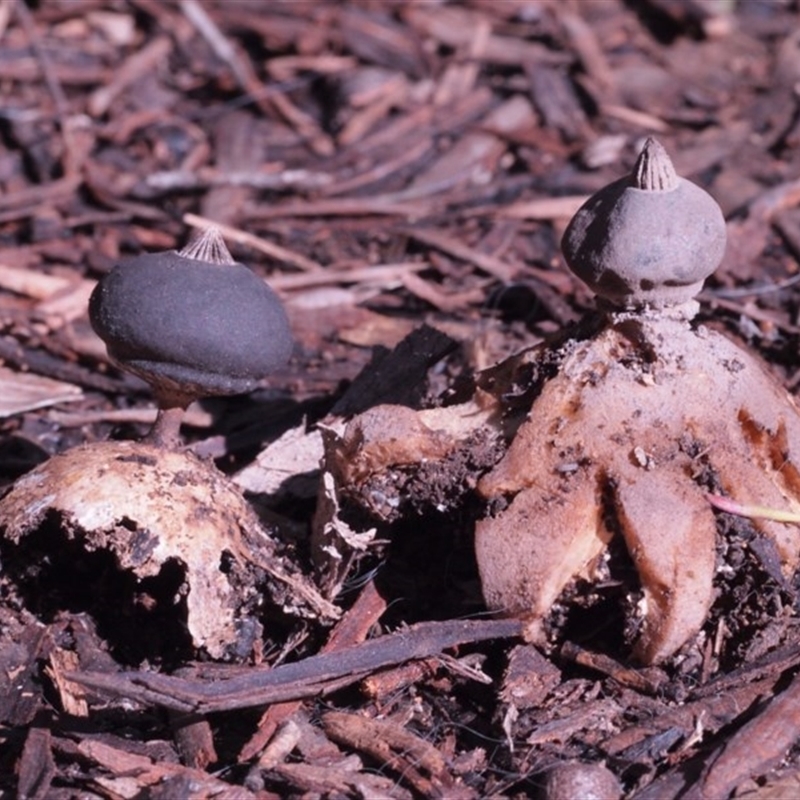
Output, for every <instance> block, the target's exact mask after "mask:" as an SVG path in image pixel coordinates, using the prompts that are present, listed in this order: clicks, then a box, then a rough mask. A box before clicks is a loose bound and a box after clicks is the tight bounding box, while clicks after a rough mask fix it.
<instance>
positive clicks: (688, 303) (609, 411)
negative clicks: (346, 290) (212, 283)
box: [330, 139, 800, 664]
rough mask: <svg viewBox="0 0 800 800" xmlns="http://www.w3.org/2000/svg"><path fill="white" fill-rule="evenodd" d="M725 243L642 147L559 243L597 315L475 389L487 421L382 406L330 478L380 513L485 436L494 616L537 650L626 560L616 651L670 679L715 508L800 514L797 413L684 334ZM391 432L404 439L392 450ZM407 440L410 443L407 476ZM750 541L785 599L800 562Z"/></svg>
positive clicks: (690, 629) (351, 435)
mask: <svg viewBox="0 0 800 800" xmlns="http://www.w3.org/2000/svg"><path fill="white" fill-rule="evenodd" d="M724 243H725V222H724V219H723V217H722V214H721V212H720V210H719V208H718V206H717V205H716V203H715V202H714V200H713V199H712V198H711V197H710V196H709V195H707V194H706V193H705V192H704V191H703V190H701V189H700V188H699V187H697V186H695V185H694V184H691V183H689V182H688V181H686V180H684V179H683V178H679V177H678V176H677V175H676V174H675V170H674V168H673V165H672V162H671V161H670V159H669V156H668V155H667V154H666V152H665V150H664V149H663V147H662V146H661V145H660V144H659V143H658V142H657V141H655V140H654V139H649V140H648V141H647V142H646V144H645V145H644V148H643V150H642V152H641V154H640V156H639V158H638V160H637V162H636V165H635V167H634V170H633V172H632V174H631V175H629V176H628V177H626V178H622V179H621V180H618V181H616V182H615V183H613V184H611V185H610V186H608V187H606V188H605V189H602V190H600V191H599V192H598V193H597V194H596V195H594V196H592V197H591V198H590V199H589V200H588V201H587V202H586V203H585V204H584V205H583V206H582V208H581V209H580V210H579V211H578V212H577V214H576V215H575V217H574V218H573V220H572V222H571V224H570V225H569V227H568V228H567V231H566V233H565V236H564V240H563V246H564V251H565V255H566V258H567V262H568V264H569V265H570V267H571V268H572V269H573V270H574V271H575V273H576V274H577V275H578V276H579V277H581V278H582V279H583V280H584V281H586V282H587V283H588V284H589V285H590V286H591V287H592V288H593V289H594V291H595V292H596V293H597V295H598V299H597V311H596V312H595V313H594V314H591V315H589V316H588V317H587V318H585V319H584V320H582V321H581V322H580V323H579V324H578V325H577V327H576V328H575V329H574V330H571V331H566V332H565V333H564V334H562V336H561V337H560V341H559V342H558V343H557V344H546V345H543V346H537V347H535V348H533V349H530V350H526V351H524V352H522V353H520V354H518V355H516V356H513V357H512V358H511V359H509V360H508V361H507V362H505V363H504V364H501V365H499V366H498V367H496V368H493V369H490V370H488V371H486V372H485V373H484V374H483V375H479V376H478V385H479V387H481V388H479V389H478V390H477V393H476V400H474V401H473V402H474V403H476V404H477V405H478V406H479V407H480V408H482V409H489V411H488V412H487V411H483V413H482V414H480V413H477V410H476V409H474V410H473V413H472V414H465V411H464V409H465V408H466V407H464V406H454V407H449V408H448V407H446V406H445V407H443V408H439V409H435V410H432V411H420V412H416V413H415V412H411V411H410V410H408V409H396V408H392V407H388V406H385V407H377V408H374V409H371V410H370V411H369V412H367V413H366V414H364V415H362V416H361V417H356V418H355V419H353V420H352V421H351V422H350V423H349V425H348V426H347V428H346V429H345V431H344V433H343V435H342V436H341V437H340V438H339V439H338V440H337V441H335V442H334V443H333V446H332V447H331V449H330V452H331V458H330V461H331V462H332V463H333V464H334V467H335V474H338V475H340V476H346V477H347V479H348V480H349V481H350V485H347V486H344V487H343V491H345V492H346V493H347V494H348V495H349V496H351V497H356V498H358V499H360V500H361V501H362V502H364V504H365V505H366V506H367V507H372V510H373V511H375V503H374V502H373V500H372V499H371V498H374V497H375V488H374V487H375V486H377V485H380V491H381V496H382V497H384V498H385V497H386V496H387V495H391V488H390V487H389V486H387V484H391V483H392V478H391V476H393V475H394V476H397V475H399V474H403V475H405V477H404V479H403V480H404V482H407V481H408V478H407V476H408V474H409V473H413V472H415V471H422V470H430V459H431V458H435V459H439V463H442V459H443V458H452V453H453V452H454V451H457V450H458V449H459V448H461V449H469V447H470V442H471V441H472V440H471V437H472V436H473V435H474V433H475V431H476V430H478V429H483V430H484V431H487V430H488V431H490V432H491V435H492V436H494V437H495V438H497V439H500V438H502V437H505V439H507V440H508V441H509V444H508V447H507V450H505V452H504V453H503V454H502V457H501V458H499V460H498V461H497V463H496V464H494V465H493V466H492V468H491V469H488V470H484V471H483V472H484V474H482V475H481V476H479V477H477V479H476V483H477V486H476V492H477V495H478V497H479V498H481V499H482V500H483V502H484V503H485V509H486V510H485V512H484V513H483V514H482V515H480V518H479V519H478V520H477V522H476V526H475V552H476V558H477V563H478V568H479V572H480V578H481V584H482V589H483V595H484V598H485V601H486V603H487V605H488V606H489V608H490V609H491V610H493V611H495V612H498V613H500V614H503V615H510V616H516V617H520V618H522V619H524V620H526V621H527V622H528V626H527V631H528V637H529V638H530V639H531V640H533V641H537V642H545V641H546V640H547V634H548V621H549V619H550V617H551V616H552V613H553V610H554V608H556V607H557V606H558V604H559V603H562V604H563V602H566V603H567V604H568V605H569V604H570V603H576V602H577V600H576V597H577V596H578V595H580V594H581V591H583V593H584V594H585V592H586V591H587V589H590V588H591V587H592V585H593V584H594V583H595V582H607V581H608V579H609V574H608V562H609V553H614V552H616V553H619V552H620V547H619V545H620V544H622V548H621V550H622V551H623V552H624V554H625V557H626V559H627V560H628V563H630V564H631V565H632V567H633V570H634V571H631V570H628V576H627V577H626V580H627V582H628V584H629V585H628V590H629V591H628V598H629V599H628V601H627V607H626V608H625V610H624V613H625V614H626V616H627V624H626V626H625V630H626V636H627V639H628V641H627V642H626V643H624V644H625V645H626V646H630V647H631V649H632V655H633V657H634V658H635V659H637V660H638V661H640V662H642V663H644V664H654V663H658V662H662V661H664V660H666V659H668V658H669V657H670V656H672V655H673V654H675V653H676V651H678V650H679V649H680V648H682V647H683V646H684V645H685V644H686V643H687V642H689V641H690V640H691V639H692V638H693V637H695V635H696V634H697V633H698V632H699V631H700V629H701V627H702V626H703V624H704V622H705V620H706V619H707V616H708V613H709V609H710V607H711V605H712V602H713V600H714V592H715V588H714V581H715V572H716V570H717V545H718V543H719V537H720V536H721V535H722V533H721V531H722V530H723V527H722V523H718V519H717V516H716V514H715V511H714V508H712V505H711V503H710V502H709V499H708V494H709V493H710V492H715V491H718V492H722V493H724V494H726V495H729V496H731V497H733V498H736V499H737V500H738V501H739V502H741V503H746V504H756V505H761V506H768V507H770V508H773V509H776V510H779V511H782V512H790V513H791V512H797V510H798V509H800V472H798V469H799V468H800V414H798V410H797V408H796V406H795V404H794V403H793V401H792V400H791V399H790V397H789V396H788V394H787V393H786V392H785V391H784V390H783V389H782V388H781V387H780V386H779V385H778V383H777V382H776V381H775V380H774V379H773V378H772V377H771V376H770V375H769V374H768V373H767V372H766V370H765V368H764V367H763V366H762V365H761V363H760V362H758V361H757V359H756V358H754V357H753V356H751V355H750V354H749V353H747V352H746V351H745V350H743V349H742V348H741V347H739V346H738V345H736V344H734V343H733V342H732V341H730V340H729V339H727V338H725V337H724V336H722V335H721V334H718V333H716V332H714V331H712V330H709V329H707V328H706V327H704V326H702V325H697V324H695V323H694V322H693V317H694V316H695V314H696V311H697V309H698V304H697V303H696V301H695V300H694V299H693V298H694V295H695V294H696V293H697V292H698V291H699V290H700V288H701V287H702V284H703V281H704V280H705V278H707V277H708V275H710V274H711V272H713V271H714V269H715V268H716V267H717V265H718V263H719V261H720V259H721V258H722V255H723V251H724ZM520 375H529V376H530V375H533V376H536V377H535V382H534V384H532V386H531V387H528V390H529V391H530V393H531V394H532V396H533V399H532V405H531V406H530V408H529V410H528V411H527V414H526V416H525V417H524V418H522V419H520V417H519V413H518V411H517V410H516V409H514V408H509V407H506V408H504V405H503V404H504V398H506V397H507V396H508V395H507V390H508V388H509V385H510V384H511V383H513V384H515V386H516V388H517V389H519V382H520V380H519V376H520ZM523 389H524V387H523ZM487 397H488V398H490V399H489V400H487ZM478 401H479V402H478ZM398 426H399V428H401V429H402V430H403V431H405V433H403V435H398V436H395V435H393V434H392V431H394V430H397V429H398ZM411 432H413V438H414V440H415V441H416V440H417V439H420V438H421V440H422V441H421V444H419V445H415V449H416V450H417V451H418V452H419V454H420V456H419V457H418V458H417V460H416V462H415V463H414V458H413V456H412V455H411V453H410V448H409V447H408V443H409V441H411ZM354 443H357V444H354ZM412 449H414V448H412ZM468 484H469V482H468V481H464V482H463V485H462V486H461V487H460V490H459V491H460V496H461V497H462V498H463V497H464V496H465V495H467V494H468V493H470V492H469V485H468ZM359 487H362V488H361V489H360V488H359ZM362 489H364V490H363V491H362ZM454 494H458V493H454ZM752 524H753V527H754V529H755V534H756V536H757V537H759V538H760V539H761V540H763V541H765V542H766V543H768V546H769V547H770V548H772V549H773V550H774V551H775V552H776V553H777V555H778V560H779V564H780V573H781V574H782V576H783V578H784V579H785V580H790V579H791V578H792V576H793V575H794V573H795V571H796V569H797V567H798V562H799V561H800V539H798V536H797V533H796V529H795V528H794V526H792V525H788V524H785V523H783V522H778V521H775V520H771V519H765V518H761V519H755V520H753V523H752ZM580 586H583V587H584V589H583V590H580V588H579V587H580ZM576 587H577V588H576ZM568 590H569V591H568ZM560 613H561V614H563V609H562V611H561V612H560Z"/></svg>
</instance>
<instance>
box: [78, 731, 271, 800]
mask: <svg viewBox="0 0 800 800" xmlns="http://www.w3.org/2000/svg"><path fill="white" fill-rule="evenodd" d="M78 752H79V753H80V754H81V756H82V757H83V758H85V759H87V760H88V761H90V762H92V763H94V764H97V765H98V766H100V767H102V768H103V769H104V770H107V771H108V772H110V773H111V777H106V778H100V779H98V783H100V784H101V785H103V786H105V787H106V788H107V789H108V790H109V791H110V792H111V796H119V795H118V793H117V792H118V791H119V789H121V788H122V787H121V786H119V787H118V786H116V782H117V781H119V780H122V779H124V780H125V781H126V782H127V783H128V784H129V783H130V779H131V778H132V779H133V780H134V781H135V783H136V786H137V788H138V791H137V792H136V796H140V795H141V793H147V792H146V790H147V788H148V787H155V786H157V785H158V786H159V788H160V789H162V790H165V789H166V787H167V786H169V785H172V791H170V792H165V793H164V794H162V795H160V796H162V797H179V796H188V793H187V792H188V789H189V786H191V790H192V796H193V797H232V796H233V795H232V794H229V793H230V792H232V791H235V792H236V794H235V796H236V798H237V800H239V799H240V800H249V798H252V799H253V800H255V797H256V795H254V794H253V793H252V792H250V791H248V790H247V789H245V788H244V787H242V786H238V787H235V786H233V785H231V784H229V783H225V782H224V781H221V780H219V779H218V778H215V777H213V776H212V775H209V774H208V773H207V772H204V771H202V770H199V769H194V768H192V767H186V766H183V765H181V764H172V763H168V762H157V761H154V760H153V759H151V758H149V757H148V756H144V755H139V754H137V753H132V752H128V751H126V750H121V749H120V748H118V747H113V746H111V745H109V744H106V743H105V742H101V741H94V740H91V739H85V740H84V741H82V742H81V743H80V744H79V745H78ZM182 779H183V780H182ZM181 783H184V784H185V785H183V786H181ZM115 789H116V790H117V791H115ZM128 796H131V797H132V796H133V795H128Z"/></svg>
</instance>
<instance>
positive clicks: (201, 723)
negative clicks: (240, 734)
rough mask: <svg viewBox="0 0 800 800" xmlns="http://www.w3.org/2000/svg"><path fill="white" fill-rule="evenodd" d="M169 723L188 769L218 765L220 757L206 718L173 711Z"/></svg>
mask: <svg viewBox="0 0 800 800" xmlns="http://www.w3.org/2000/svg"><path fill="white" fill-rule="evenodd" d="M169 722H170V727H171V728H172V735H173V736H174V737H175V745H176V747H177V748H178V752H179V753H180V756H181V761H182V762H183V763H184V764H185V765H186V766H187V767H194V768H195V769H205V768H206V767H207V766H208V765H209V764H214V763H216V761H217V759H218V756H217V751H216V749H215V747H214V735H213V733H212V732H211V725H210V724H209V722H208V720H207V719H206V718H205V717H203V716H199V715H196V714H187V715H184V714H180V713H179V712H177V711H171V712H169Z"/></svg>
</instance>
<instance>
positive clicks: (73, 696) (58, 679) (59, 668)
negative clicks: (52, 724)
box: [44, 647, 89, 717]
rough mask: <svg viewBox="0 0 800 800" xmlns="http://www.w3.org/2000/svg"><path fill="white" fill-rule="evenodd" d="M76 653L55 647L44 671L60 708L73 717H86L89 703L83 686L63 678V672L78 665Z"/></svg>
mask: <svg viewBox="0 0 800 800" xmlns="http://www.w3.org/2000/svg"><path fill="white" fill-rule="evenodd" d="M78 665H79V664H78V655H77V653H75V652H74V651H72V650H64V649H62V648H60V647H59V648H56V649H55V650H54V651H53V652H52V653H51V655H50V663H49V664H48V666H46V667H45V669H44V672H45V675H47V677H48V678H50V680H52V681H53V684H54V686H55V688H56V691H57V692H58V697H59V700H60V701H61V708H62V709H63V710H64V712H65V713H67V714H71V715H72V716H73V717H88V716H89V705H88V703H87V702H86V692H85V691H84V689H83V687H82V686H80V685H79V684H77V683H74V682H73V681H70V680H67V679H66V678H64V673H65V672H68V671H70V670H74V669H75V668H76V667H78Z"/></svg>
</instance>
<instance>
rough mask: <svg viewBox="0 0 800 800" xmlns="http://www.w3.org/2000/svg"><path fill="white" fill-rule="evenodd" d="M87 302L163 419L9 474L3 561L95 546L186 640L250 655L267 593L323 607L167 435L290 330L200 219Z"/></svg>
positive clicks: (232, 390)
mask: <svg viewBox="0 0 800 800" xmlns="http://www.w3.org/2000/svg"><path fill="white" fill-rule="evenodd" d="M89 310H90V318H91V322H92V325H93V327H94V328H95V330H96V331H97V333H98V334H99V335H100V336H101V338H103V339H104V341H105V342H106V344H107V347H108V352H109V355H110V357H111V358H112V359H113V360H114V361H115V362H116V363H118V364H119V365H120V366H121V367H122V368H123V369H126V370H129V371H131V372H134V373H136V374H137V375H140V376H141V377H143V378H144V379H145V380H146V381H148V382H149V383H150V384H151V386H152V387H153V390H154V392H155V394H156V397H157V398H158V401H159V405H160V411H159V417H158V419H157V421H156V424H155V426H154V427H153V431H152V432H151V434H150V435H149V436H148V437H146V439H145V441H142V442H115V441H108V442H96V443H93V444H88V445H83V446H80V447H76V448H73V449H72V450H68V451H67V452H65V453H62V454H59V455H56V456H53V457H52V458H51V459H49V460H48V461H46V462H45V463H44V464H42V465H40V466H39V467H37V468H35V469H34V470H32V471H31V472H29V473H28V474H26V475H24V476H23V477H22V478H20V479H19V480H18V481H17V483H16V484H15V485H14V487H13V488H12V489H11V491H10V492H9V493H8V494H7V495H6V496H5V497H4V498H3V499H2V500H0V529H2V537H0V549H2V551H3V556H4V557H3V563H4V568H7V567H8V566H9V564H11V563H16V564H18V565H19V570H18V575H16V577H17V578H18V579H19V581H20V585H22V583H24V582H25V581H28V580H30V576H31V574H34V575H39V574H44V573H45V572H47V569H46V568H44V569H42V570H41V572H40V571H37V569H33V570H32V569H31V568H30V564H29V561H31V560H33V561H34V562H35V561H36V560H37V558H40V556H39V555H38V553H39V550H38V549H37V548H40V547H42V546H43V547H44V549H45V552H46V553H47V552H52V553H58V552H59V551H60V550H64V549H66V546H67V545H66V544H65V543H72V544H76V545H77V548H73V547H72V544H70V545H69V547H70V548H71V550H74V551H75V552H82V553H85V554H87V558H88V554H91V553H93V552H95V551H104V552H106V553H108V554H110V555H111V557H112V559H113V563H114V564H115V566H116V568H117V569H118V570H119V571H120V574H123V573H124V574H125V575H126V576H127V578H128V579H129V578H130V577H131V576H132V578H133V584H134V585H136V586H138V587H142V586H145V585H148V586H149V585H151V584H152V583H153V581H156V582H159V581H160V583H159V584H158V585H159V586H160V587H161V589H160V590H159V591H161V592H162V593H164V592H167V593H168V594H169V593H171V594H170V596H169V597H168V599H167V600H166V601H164V600H163V599H162V601H161V603H162V605H164V606H165V607H166V608H162V609H156V610H157V611H158V612H159V613H162V614H163V613H164V612H165V610H166V612H167V613H171V614H173V615H175V616H177V618H178V619H179V624H178V628H179V629H180V630H183V631H186V632H187V633H188V640H189V644H190V645H191V646H192V647H193V648H196V649H197V650H198V651H200V652H203V653H206V654H208V655H210V656H211V657H213V658H223V657H226V656H229V655H232V654H236V655H239V656H242V655H247V653H248V652H249V648H252V646H253V645H254V643H255V639H256V638H257V636H258V633H259V631H260V625H261V620H262V618H263V615H264V613H265V606H266V605H267V603H266V598H269V602H270V604H272V605H273V606H277V607H279V608H280V609H281V611H282V613H285V614H289V615H291V616H301V617H311V618H315V619H318V618H320V617H323V618H332V617H335V616H336V615H337V611H336V609H335V608H334V607H333V606H332V604H330V603H329V602H328V601H327V600H325V599H324V598H323V597H322V596H321V595H320V594H319V592H318V591H317V589H316V588H315V587H314V585H313V584H312V583H311V581H310V580H309V579H308V578H306V577H305V575H303V574H302V573H301V572H300V571H299V570H298V569H297V568H296V567H295V566H294V564H293V562H292V560H291V559H290V558H286V557H285V551H284V548H282V545H281V544H280V542H279V541H278V540H277V539H276V538H274V537H273V536H272V535H271V532H270V531H268V530H267V529H266V528H265V527H264V526H263V525H262V523H261V521H260V520H259V519H258V517H257V515H256V514H255V512H254V510H253V509H252V507H251V506H250V505H249V503H248V502H247V501H246V500H245V498H244V497H243V496H242V494H241V492H240V491H239V490H238V488H237V487H236V486H235V485H234V484H233V483H232V482H231V481H230V480H229V479H228V478H227V477H226V476H225V475H223V474H222V473H221V472H219V471H218V470H217V469H216V468H215V467H214V465H213V464H209V463H206V462H204V461H202V460H201V459H200V458H198V457H197V456H195V455H194V454H192V453H190V452H183V451H181V450H180V449H179V448H178V447H176V445H177V444H178V442H179V426H180V418H181V415H182V414H183V410H184V408H185V407H186V406H187V405H188V403H189V402H191V401H192V400H193V399H195V398H197V397H200V396H204V395H224V394H236V393H240V392H245V391H249V390H251V389H253V388H254V387H255V386H256V385H257V384H258V383H259V381H260V380H261V379H262V378H263V377H264V376H265V375H267V374H268V373H269V372H271V371H272V370H274V369H276V368H278V367H280V366H282V365H283V364H284V363H285V362H286V361H287V360H288V358H289V355H290V352H291V348H292V338H291V334H290V330H289V325H288V322H287V319H286V314H285V313H284V310H283V307H282V306H281V303H280V301H279V299H278V298H277V297H276V296H275V294H274V293H273V292H272V291H271V290H270V289H269V288H268V287H267V286H266V285H265V284H264V282H263V281H262V280H261V279H260V278H258V277H257V276H256V275H255V274H254V273H253V272H251V271H250V270H249V269H248V268H247V267H245V266H243V265H242V264H237V263H235V262H234V261H233V259H232V258H231V256H230V254H229V253H228V251H227V249H226V248H225V245H224V242H223V241H222V238H221V236H220V234H219V232H218V231H217V230H216V229H213V228H212V229H209V230H207V231H205V232H204V233H203V234H202V235H201V236H200V237H199V238H198V239H197V240H196V241H195V242H194V243H192V244H190V245H189V246H188V247H187V248H185V249H184V250H181V251H180V252H174V251H170V252H166V253H157V254H150V255H143V256H139V257H137V258H134V259H131V260H129V261H126V262H123V263H121V264H119V265H117V266H115V267H114V268H113V269H112V270H111V272H110V273H109V274H108V275H106V276H105V277H104V278H103V279H102V280H101V281H100V282H99V284H98V286H97V287H96V289H95V291H94V293H93V294H92V297H91V301H90V309H89ZM37 534H38V536H37ZM41 536H44V537H45V543H44V545H41V543H40V539H41ZM29 542H33V544H29ZM6 556H8V558H6ZM41 560H42V561H43V562H44V564H46V563H48V562H49V561H50V558H49V556H47V555H45V556H44V557H41ZM176 566H177V567H178V568H179V569H180V571H181V573H180V574H181V576H182V578H181V580H179V581H178V584H177V586H178V588H177V589H174V588H172V587H173V584H172V583H170V581H172V580H173V578H171V577H168V576H174V573H175V567H176ZM6 571H7V572H8V571H9V570H8V569H6ZM51 571H52V570H51ZM67 572H68V570H67ZM12 579H14V578H13V577H12ZM49 579H51V580H62V581H64V582H65V583H67V584H68V583H69V581H70V580H71V578H70V575H69V574H66V575H63V576H59V575H55V576H52V575H51V577H50V578H49ZM128 582H130V581H129V580H128V581H123V582H122V583H125V584H126V585H127V583H128ZM165 586H166V587H167V588H166V589H165V588H164V587H165ZM36 588H37V587H34V590H35V589H36ZM141 591H142V592H144V590H141ZM145 594H146V592H145ZM147 603H149V604H151V605H153V604H154V603H156V601H155V600H154V599H153V598H152V597H151V598H150V599H149V600H146V604H147ZM170 609H172V610H171V611H170ZM100 612H101V613H106V610H105V609H100ZM181 615H183V617H181ZM135 635H137V636H138V633H137V634H135ZM156 655H157V654H156Z"/></svg>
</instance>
